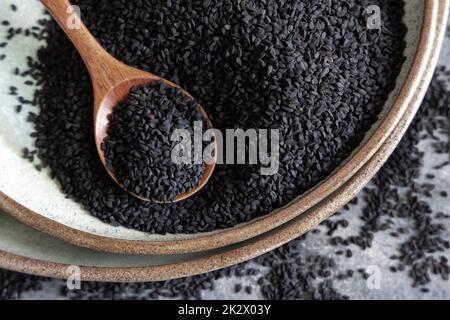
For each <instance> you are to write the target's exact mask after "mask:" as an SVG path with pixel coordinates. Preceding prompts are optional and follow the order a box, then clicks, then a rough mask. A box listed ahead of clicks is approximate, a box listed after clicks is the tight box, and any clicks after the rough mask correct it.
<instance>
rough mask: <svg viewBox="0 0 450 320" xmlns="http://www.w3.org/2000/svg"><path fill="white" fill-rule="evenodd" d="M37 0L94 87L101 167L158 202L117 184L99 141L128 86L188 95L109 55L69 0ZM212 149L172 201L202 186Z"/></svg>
mask: <svg viewBox="0 0 450 320" xmlns="http://www.w3.org/2000/svg"><path fill="white" fill-rule="evenodd" d="M41 1H42V3H43V4H44V5H45V7H46V8H47V9H48V11H49V12H50V13H51V15H52V16H53V17H54V18H55V20H56V21H57V22H58V24H59V25H60V27H61V28H62V29H63V30H64V32H65V33H66V34H67V36H68V37H69V38H70V40H71V41H72V43H73V44H74V45H75V47H76V48H77V50H78V52H79V53H80V55H81V57H82V58H83V61H84V63H85V64H86V67H87V69H88V71H89V74H90V77H91V80H92V86H93V89H94V132H95V144H96V146H97V151H98V154H99V156H100V160H101V161H102V163H103V166H104V167H105V169H106V170H107V171H108V173H109V175H110V176H111V177H112V178H113V179H114V181H115V182H116V183H117V184H118V185H120V186H121V187H122V188H123V189H124V190H125V191H127V192H128V193H130V194H132V195H133V196H135V197H137V198H139V199H141V200H144V201H152V202H157V203H162V201H159V200H158V199H146V198H144V197H142V196H140V195H137V194H135V193H132V192H130V191H128V190H126V189H125V187H124V186H123V185H122V184H120V183H119V181H118V180H117V178H116V176H115V174H114V172H111V171H110V170H108V169H107V167H106V160H105V155H104V153H103V151H102V150H101V144H102V142H103V140H104V139H105V138H106V136H107V129H108V122H109V115H110V114H111V112H112V111H113V109H114V108H115V107H116V106H117V105H118V104H119V103H120V102H122V101H124V100H126V98H127V97H128V95H129V92H130V90H131V88H132V87H135V86H142V85H148V84H150V83H152V82H154V81H160V80H162V81H164V82H165V83H166V84H167V85H168V86H170V87H175V88H178V89H180V90H182V91H183V92H184V93H185V94H187V95H188V96H190V97H192V96H191V95H190V94H189V93H187V92H186V91H184V90H183V89H181V88H180V87H179V86H178V85H176V84H175V83H173V82H170V81H168V80H166V79H163V78H161V77H158V76H157V75H154V74H151V73H149V72H145V71H142V70H139V69H136V68H133V67H130V66H128V65H125V64H124V63H122V62H120V61H119V60H117V59H115V58H114V57H113V56H111V55H110V54H109V53H108V52H106V50H105V49H104V48H103V47H102V46H101V45H100V44H99V43H98V42H97V40H96V39H95V38H94V36H93V35H92V34H91V33H90V32H89V30H88V29H87V27H86V26H85V25H84V24H83V23H82V21H81V18H80V17H79V16H78V14H77V12H76V10H74V8H75V7H72V5H71V4H70V2H69V0H41ZM201 112H202V113H203V115H204V117H205V119H207V121H208V126H209V127H212V125H211V122H210V121H209V119H208V115H207V114H206V112H205V110H204V109H203V108H201ZM215 150H216V148H215V149H214V154H213V158H212V159H211V161H209V162H207V163H206V168H205V171H204V174H203V177H202V178H201V180H200V183H199V184H198V185H197V186H196V187H195V188H194V189H192V190H190V191H189V192H186V193H184V194H180V195H178V197H177V198H176V199H175V201H173V202H177V201H181V200H184V199H186V198H188V197H190V196H192V195H193V194H195V193H197V192H198V191H199V190H200V189H201V188H203V187H204V186H205V185H206V183H207V182H208V180H209V178H210V177H211V175H212V172H213V170H214V167H215V164H216V162H217V153H216V152H215Z"/></svg>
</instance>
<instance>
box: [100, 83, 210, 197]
mask: <svg viewBox="0 0 450 320" xmlns="http://www.w3.org/2000/svg"><path fill="white" fill-rule="evenodd" d="M196 121H204V126H203V127H204V128H206V127H207V123H206V119H205V117H204V116H203V114H202V113H201V108H200V105H199V104H198V103H196V102H195V101H194V100H193V99H192V98H191V97H189V96H187V95H186V94H185V93H183V91H182V90H180V89H177V88H173V87H169V86H167V85H166V84H165V83H164V82H163V81H157V82H154V83H151V84H150V85H147V86H139V87H134V88H133V89H132V90H131V91H130V95H129V96H128V99H127V100H126V101H124V102H123V103H120V104H119V105H118V106H117V107H116V108H115V109H114V111H113V113H112V114H111V118H110V123H109V127H108V132H107V134H108V135H107V137H106V138H105V140H104V142H103V144H102V149H103V151H104V154H105V158H106V166H107V168H108V170H110V171H112V172H114V174H115V176H116V179H117V180H118V182H119V183H120V184H121V185H122V186H123V187H124V188H125V189H126V190H128V191H130V192H132V193H135V194H136V195H139V196H142V197H144V198H146V199H154V200H159V201H164V202H166V201H174V200H175V199H176V198H177V196H179V195H181V194H184V193H187V192H189V191H191V190H192V189H193V188H195V187H196V186H197V185H198V184H199V183H200V180H201V178H202V176H203V173H204V170H205V164H204V163H202V164H194V163H191V164H177V163H176V162H174V161H173V160H172V158H171V155H172V150H173V149H174V148H175V146H176V145H177V144H178V143H179V141H177V140H174V141H172V140H171V136H172V133H173V132H174V130H177V129H181V130H186V132H188V133H189V134H190V135H191V137H193V134H194V124H195V122H196ZM191 146H192V150H191V154H193V151H194V150H193V144H191Z"/></svg>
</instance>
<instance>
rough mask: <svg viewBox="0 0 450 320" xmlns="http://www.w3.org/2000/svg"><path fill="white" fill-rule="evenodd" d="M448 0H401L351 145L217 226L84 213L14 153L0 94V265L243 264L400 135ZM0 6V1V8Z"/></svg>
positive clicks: (304, 221) (20, 131) (11, 118)
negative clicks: (153, 223) (393, 81)
mask: <svg viewBox="0 0 450 320" xmlns="http://www.w3.org/2000/svg"><path fill="white" fill-rule="evenodd" d="M448 3H449V0H426V1H423V0H411V1H407V3H406V8H405V9H406V15H405V24H406V25H407V27H408V34H407V38H406V42H407V49H406V53H405V55H406V56H407V60H406V62H405V64H404V66H403V69H402V71H401V74H400V76H399V78H398V80H397V87H396V88H395V90H394V91H393V92H392V94H391V96H390V98H389V100H388V102H387V103H386V105H385V109H384V112H383V114H382V115H381V117H380V120H379V122H378V123H377V124H376V125H375V126H374V128H373V129H372V131H371V132H369V133H368V134H367V136H366V138H365V140H364V142H363V143H362V144H361V146H360V148H359V149H358V150H356V151H355V152H354V153H353V154H352V156H351V157H350V158H349V159H347V161H346V162H345V163H343V164H342V165H341V166H340V167H339V168H338V169H337V170H336V171H335V172H334V173H333V174H332V175H330V176H329V177H328V178H327V179H326V180H325V181H323V182H322V183H320V184H319V185H317V186H316V187H315V188H313V189H312V190H310V191H309V192H307V193H306V194H303V195H301V196H299V197H298V198H297V199H295V200H294V201H292V202H291V203H290V204H288V205H287V206H285V207H284V208H281V209H279V210H277V211H275V212H272V213H271V214H269V215H267V216H265V217H263V218H260V219H256V220H254V221H251V222H249V223H246V224H242V225H238V226H236V227H234V228H232V229H227V230H221V231H216V232H211V233H202V234H195V235H164V236H160V235H151V234H146V233H142V232H138V231H133V230H129V229H125V228H122V227H113V226H110V225H108V224H105V223H102V222H101V221H99V220H97V219H95V218H93V217H92V216H91V215H90V214H89V213H88V212H86V211H84V210H83V209H82V208H81V207H80V206H79V205H78V204H76V203H74V202H72V201H71V200H69V199H66V198H65V197H64V195H63V194H62V193H61V192H60V191H59V189H58V186H57V185H56V183H55V181H53V180H51V179H50V178H49V177H48V175H46V174H39V173H38V172H36V170H34V168H33V165H32V164H30V163H29V162H28V161H26V160H24V159H23V158H22V156H21V154H22V152H21V150H22V147H23V145H24V143H26V142H27V141H24V139H26V138H25V137H26V136H27V135H28V132H30V128H29V127H28V126H29V124H27V123H25V122H22V120H20V119H18V117H17V116H16V115H14V114H13V113H14V108H13V106H14V102H15V100H14V99H12V98H11V97H9V96H8V95H7V94H6V93H4V92H0V98H1V100H2V101H4V107H3V108H2V110H0V113H1V115H2V122H3V124H2V126H0V209H1V210H2V212H1V213H0V267H1V268H7V269H12V270H16V271H22V272H26V273H32V274H37V275H44V276H51V277H60V278H65V277H68V276H70V273H69V272H70V270H71V269H70V268H68V267H69V266H72V265H76V266H79V267H80V269H81V275H82V278H83V280H96V281H127V282H129V281H150V280H163V279H170V278H177V277H184V276H189V275H194V274H198V273H204V272H208V271H212V270H215V269H220V268H224V267H227V266H230V265H233V264H237V263H240V262H243V261H245V260H248V259H251V258H254V257H256V256H258V255H261V254H263V253H265V252H268V251H270V250H272V249H274V248H276V247H278V246H281V245H282V244H284V243H286V242H288V241H290V240H292V239H294V238H296V237H298V236H300V235H301V234H303V233H305V232H307V231H308V230H310V229H311V228H313V227H314V226H316V225H317V224H318V223H320V222H321V221H323V220H324V219H326V218H327V217H329V216H330V215H332V214H333V213H334V212H336V211H337V210H338V209H339V208H340V207H342V206H343V205H345V204H346V203H347V202H348V201H349V200H351V199H352V198H353V197H354V196H355V195H356V194H357V193H358V192H359V191H360V190H361V189H362V187H363V186H364V185H365V184H366V183H367V182H368V181H369V180H370V179H371V178H372V177H373V175H374V174H375V173H376V172H377V170H378V169H379V168H380V167H381V165H382V164H383V163H384V161H385V160H386V159H387V157H388V156H389V155H390V153H391V152H392V151H393V149H394V148H395V146H396V145H397V143H398V142H399V140H400V139H401V137H402V135H403V134H404V132H405V130H406V128H407V127H408V125H409V123H410V121H411V120H412V118H413V116H414V114H415V112H416V111H417V108H418V107H419V105H420V102H421V100H422V98H423V95H424V94H425V91H426V88H427V86H428V84H429V81H430V80H431V77H432V74H433V71H434V68H435V65H436V62H437V58H438V55H439V51H440V47H441V43H442V41H443V37H444V33H445V26H446V19H447V10H448V5H449V4H448ZM6 5H7V4H5V3H2V4H0V10H2V12H3V10H4V8H1V7H2V6H6ZM38 6H39V3H38V2H36V3H30V5H29V6H28V10H30V12H29V14H27V12H26V11H22V12H21V15H23V16H22V20H23V21H20V22H21V23H24V24H25V26H27V25H28V24H29V23H30V21H29V20H31V18H36V19H38V18H39V17H38V15H39V14H38V13H40V12H41V11H42V10H40V8H39V7H38ZM4 11H5V12H7V10H4ZM11 19H21V18H20V17H19V18H18V17H17V16H14V18H11ZM37 45H38V44H36V46H37ZM36 46H33V45H30V44H29V43H26V44H25V43H15V44H14V43H12V44H11V45H10V46H8V48H7V49H8V50H11V55H12V52H15V56H16V58H17V59H18V60H20V61H21V59H22V58H24V57H26V56H28V55H34V54H35V51H36ZM18 47H20V50H18ZM16 52H17V53H16ZM22 55H23V57H21V56H22ZM23 60H24V61H26V60H25V59H23ZM10 72H11V70H8V68H0V87H2V88H5V87H6V88H7V87H9V85H11V84H10V83H9V81H10V76H9V74H10ZM11 110H12V111H11Z"/></svg>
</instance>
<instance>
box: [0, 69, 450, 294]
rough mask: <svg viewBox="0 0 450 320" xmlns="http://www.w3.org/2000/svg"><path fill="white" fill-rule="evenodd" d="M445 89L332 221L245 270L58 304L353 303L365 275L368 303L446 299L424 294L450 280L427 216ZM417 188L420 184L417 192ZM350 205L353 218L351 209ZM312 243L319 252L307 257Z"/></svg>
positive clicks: (444, 229) (24, 279)
mask: <svg viewBox="0 0 450 320" xmlns="http://www.w3.org/2000/svg"><path fill="white" fill-rule="evenodd" d="M449 88H450V71H447V70H446V69H439V70H438V71H437V73H436V75H435V77H434V78H433V81H432V84H431V87H430V89H429V90H428V93H427V95H426V97H425V100H424V102H423V104H422V106H421V109H420V110H419V113H418V115H417V116H416V118H415V119H414V121H413V123H412V125H411V127H410V128H409V130H408V132H407V134H406V135H405V136H404V138H403V140H402V141H401V143H400V145H399V146H398V148H397V149H396V151H395V152H394V154H393V155H392V157H391V158H390V159H389V161H388V162H387V163H386V164H385V166H384V167H383V168H382V170H381V171H380V172H379V173H378V174H377V176H376V177H375V179H374V180H373V182H372V183H371V185H370V186H369V187H368V188H366V189H365V190H364V191H363V192H361V193H360V194H359V195H358V197H357V198H355V199H354V200H353V201H352V202H351V203H349V204H348V205H347V206H345V208H344V209H343V210H342V211H341V212H340V213H338V214H337V215H336V216H334V217H333V218H332V219H329V220H327V221H326V222H324V223H323V224H322V225H321V226H319V227H318V228H316V229H314V230H313V231H311V232H310V233H308V234H306V235H304V236H302V237H300V238H299V239H297V240H294V241H292V242H291V243H289V244H287V245H284V246H283V247H281V248H278V249H276V250H274V251H272V252H270V253H268V254H266V255H264V256H261V257H259V258H256V259H254V260H252V261H250V262H248V263H244V264H240V265H236V266H233V267H231V268H227V269H224V270H220V271H215V272H211V273H208V274H203V275H199V276H194V277H188V278H184V279H176V280H170V281H163V282H151V283H140V284H136V283H130V284H124V283H114V284H113V283H98V282H89V283H88V282H85V283H83V284H82V288H81V290H71V291H69V290H67V288H66V285H65V283H61V284H57V285H59V286H60V287H61V295H62V296H63V297H66V298H70V299H166V298H177V299H180V298H184V299H201V298H205V297H210V296H211V294H213V292H214V291H216V290H218V291H220V296H221V297H223V295H224V294H227V293H226V292H224V290H226V289H224V286H223V285H216V282H217V281H222V280H225V281H226V282H232V281H234V282H236V281H237V283H236V284H235V285H234V286H231V287H230V288H229V292H228V294H229V295H230V296H232V297H234V298H236V297H239V298H243V299H245V298H248V297H254V296H250V295H249V293H248V292H249V291H250V290H248V289H247V287H248V284H249V283H251V284H252V287H253V290H251V292H252V293H253V294H257V296H256V297H261V298H266V299H347V298H361V296H359V295H358V294H360V293H365V294H368V293H367V279H369V277H371V276H373V274H371V273H369V271H370V270H369V269H368V266H369V265H375V266H379V268H381V272H382V278H383V279H382V281H381V288H380V289H379V290H369V291H370V292H378V291H380V292H381V294H382V295H381V296H375V297H379V298H391V297H397V298H398V297H405V298H428V297H445V295H444V296H443V295H442V294H441V293H440V292H439V291H437V292H436V291H435V292H434V294H435V296H430V294H433V289H432V286H433V285H434V286H435V288H436V287H437V286H440V287H444V288H448V284H447V283H446V281H448V279H449V275H450V265H449V262H448V252H449V250H450V249H449V240H450V234H449V233H448V226H449V225H450V221H449V220H450V215H448V214H446V213H443V212H441V211H436V210H433V208H432V203H433V202H435V201H437V200H439V198H442V193H443V192H448V190H447V191H446V190H439V189H437V188H436V184H435V183H434V182H435V180H437V179H438V176H439V173H440V172H441V170H445V168H448V167H449V166H450V165H449V164H448V162H449V161H450V160H448V159H449V155H450V143H449V141H450V140H449V134H450V120H449V114H448V106H449V105H450V92H449ZM424 143H425V144H427V145H430V146H431V147H432V148H431V149H430V150H429V151H428V152H429V153H432V157H433V158H436V157H438V156H442V158H443V159H442V163H441V162H439V163H438V164H437V165H436V167H438V168H436V167H433V166H431V165H430V163H425V159H424V157H425V153H424V152H423V150H421V148H422V147H420V145H422V146H423V144H424ZM429 160H430V159H428V160H427V161H429ZM446 163H447V164H446ZM425 165H426V166H425ZM442 166H444V167H442ZM422 179H425V181H428V182H427V183H423V182H422V183H419V182H418V181H419V180H422ZM446 183H447V186H448V181H446ZM358 205H362V206H361V208H355V206H358ZM342 231H345V232H342ZM342 234H346V236H343V235H342ZM380 239H388V240H389V246H388V247H390V249H389V250H392V255H391V256H390V261H391V264H389V263H388V264H387V265H384V261H383V260H382V258H381V257H382V256H383V254H384V253H383V252H380V250H383V249H386V248H385V247H386V246H384V247H383V248H380ZM327 242H328V244H327V245H325V243H327ZM317 243H321V244H320V245H319V247H317V246H316V247H313V245H314V244H317ZM374 245H375V246H374ZM364 253H366V255H364V256H363V258H357V257H358V256H359V255H361V254H364ZM369 256H372V257H374V258H373V259H370V258H368V257H369ZM404 275H406V276H408V277H409V278H410V285H411V289H409V288H400V289H398V288H396V286H398V285H399V284H398V283H397V282H395V279H396V278H397V277H401V278H400V282H404V280H403V279H404V278H403V277H402V276H404ZM43 280H45V279H37V278H35V277H31V276H24V275H19V274H17V273H14V272H9V271H0V288H2V290H0V297H1V298H3V299H10V298H16V297H19V296H20V294H22V293H25V292H29V291H30V290H37V289H39V283H40V282H41V281H43ZM441 281H443V282H444V283H441V284H440V285H437V284H438V283H440V282H441ZM244 283H245V285H244ZM341 283H345V285H344V286H341ZM391 283H394V284H393V285H391ZM430 287H431V288H430ZM405 289H406V290H405ZM398 290H400V291H401V292H400V291H398ZM434 290H436V289H434ZM341 291H345V293H343V292H341ZM447 292H448V291H447ZM237 295H239V296H237ZM363 298H370V297H369V296H363Z"/></svg>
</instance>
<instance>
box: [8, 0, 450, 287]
mask: <svg viewBox="0 0 450 320" xmlns="http://www.w3.org/2000/svg"><path fill="white" fill-rule="evenodd" d="M439 12H440V14H439V17H438V19H437V25H438V26H440V27H439V28H438V30H437V35H436V37H435V40H434V41H433V42H432V43H431V50H432V51H436V52H438V51H440V47H441V44H442V38H443V37H444V34H445V25H446V20H447V12H448V2H445V3H441V4H440V7H439ZM436 63H437V55H436V58H434V59H432V60H430V61H429V62H428V63H427V64H425V65H424V67H425V69H426V71H427V73H428V74H430V75H431V74H432V72H433V70H434V68H435V65H436ZM430 80H431V76H429V77H426V78H424V79H422V80H421V81H420V83H419V86H418V88H417V89H416V90H415V92H414V93H413V99H414V100H419V101H420V100H422V99H423V95H424V88H426V87H427V86H428V84H429V81H430ZM417 109H418V107H417V105H416V107H414V108H410V109H408V111H407V112H406V113H405V114H404V117H403V118H402V119H401V120H400V122H399V124H398V125H397V126H396V128H395V129H394V131H393V132H392V133H391V134H390V136H389V137H388V139H387V140H386V142H385V143H384V144H383V145H382V146H381V147H380V148H379V150H378V151H377V152H376V153H375V154H374V155H373V157H372V158H371V159H370V160H369V161H368V162H367V163H366V164H365V165H364V166H363V167H362V168H361V169H360V170H359V171H358V173H357V174H355V175H354V176H353V177H352V178H351V179H350V180H349V181H348V182H346V183H345V184H344V186H343V187H342V188H340V189H339V190H338V191H337V192H335V193H334V194H333V195H331V196H330V197H328V198H327V199H325V200H323V201H321V203H320V204H319V205H318V206H316V207H315V208H314V209H312V210H309V211H308V212H306V213H305V214H303V215H301V216H299V217H297V218H295V219H293V220H291V221H289V222H288V223H285V224H284V225H282V226H281V227H278V228H276V229H273V230H271V231H269V232H267V233H265V234H262V235H259V236H257V237H255V238H253V239H251V240H247V241H244V242H241V243H239V244H235V245H232V246H228V247H226V248H221V249H217V250H211V251H206V252H199V253H195V254H180V255H145V256H142V255H131V256H126V255H121V254H112V253H101V252H96V251H93V250H90V249H85V248H79V247H76V246H74V245H72V244H68V243H66V242H63V241H61V240H59V239H55V238H52V237H50V236H49V235H46V234H43V233H41V232H39V231H36V230H34V229H31V228H29V227H27V226H25V225H23V224H21V223H20V222H19V221H17V220H15V219H14V218H11V217H10V216H7V215H5V214H1V213H0V267H1V268H7V269H11V270H16V271H22V272H27V273H31V274H36V275H42V276H51V277H58V278H66V277H68V276H69V274H68V269H67V268H68V266H70V265H78V266H80V268H81V276H82V279H83V280H86V281H88V280H91V281H127V282H131V281H150V280H165V279H171V278H177V277H184V276H189V275H194V274H198V273H204V272H207V271H212V270H215V269H220V268H224V267H227V266H230V265H233V264H237V263H240V262H243V261H245V260H248V259H251V258H254V257H256V256H258V255H261V254H263V253H265V252H268V251H270V250H272V249H274V248H276V247H278V246H281V245H282V244H284V243H286V242H288V241H290V240H292V239H294V238H296V237H298V236H299V235H301V234H303V233H305V232H306V231H308V230H310V229H311V228H313V227H314V226H315V225H317V224H318V223H320V222H321V221H323V220H324V219H326V218H328V217H329V216H330V215H331V214H333V213H334V212H335V210H336V209H338V208H339V207H341V206H342V205H344V204H345V203H346V202H348V200H350V199H351V198H353V197H354V196H355V195H356V194H357V193H358V192H359V191H360V190H361V189H362V188H363V186H364V185H365V183H366V181H367V177H368V176H372V173H373V172H374V171H377V170H379V168H380V167H381V166H382V164H383V163H384V162H385V161H386V160H387V158H388V157H389V155H390V154H391V153H392V151H393V149H394V148H395V146H396V145H397V144H398V143H399V141H400V139H401V138H402V136H403V134H404V133H405V131H406V129H407V128H408V125H409V124H410V122H411V120H412V119H413V117H414V115H415V113H416V111H417Z"/></svg>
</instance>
